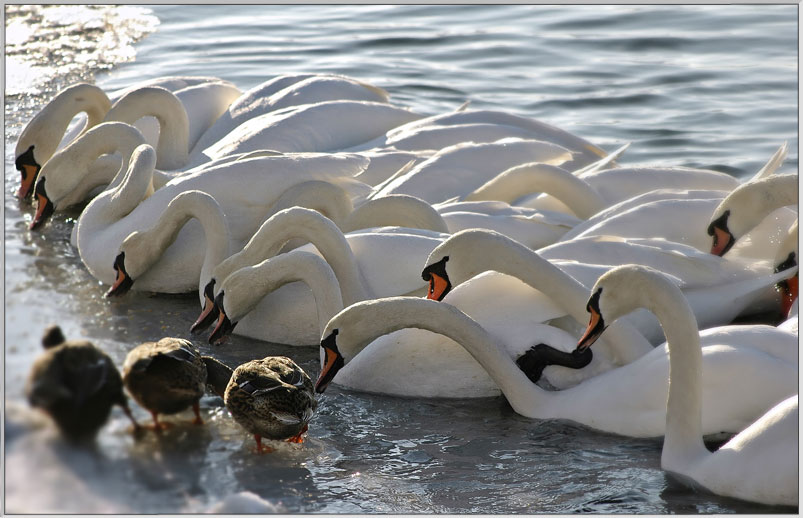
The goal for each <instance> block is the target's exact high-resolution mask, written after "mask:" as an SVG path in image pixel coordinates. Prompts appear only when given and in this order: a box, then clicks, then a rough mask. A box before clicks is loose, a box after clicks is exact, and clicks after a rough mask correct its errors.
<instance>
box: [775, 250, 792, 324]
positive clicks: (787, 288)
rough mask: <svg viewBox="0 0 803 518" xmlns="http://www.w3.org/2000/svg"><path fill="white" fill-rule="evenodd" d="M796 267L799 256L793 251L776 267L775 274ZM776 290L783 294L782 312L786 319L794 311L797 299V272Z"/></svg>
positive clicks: (777, 286) (782, 282)
mask: <svg viewBox="0 0 803 518" xmlns="http://www.w3.org/2000/svg"><path fill="white" fill-rule="evenodd" d="M796 266H797V254H796V253H795V252H794V251H791V252H789V255H787V257H786V259H785V260H784V261H783V262H781V263H780V264H778V265H777V266H776V267H775V272H776V273H778V272H782V271H784V270H789V269H791V268H794V267H796ZM776 288H777V289H778V291H779V292H780V294H781V312H782V314H783V316H784V318H786V316H787V315H788V314H789V311H790V310H791V309H792V304H794V302H795V300H796V299H797V271H795V274H794V275H793V276H791V277H790V278H788V279H785V280H783V281H781V282H779V283H778V284H776Z"/></svg>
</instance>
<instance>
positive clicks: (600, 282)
mask: <svg viewBox="0 0 803 518" xmlns="http://www.w3.org/2000/svg"><path fill="white" fill-rule="evenodd" d="M681 282H682V281H681V280H680V279H678V278H677V277H674V276H671V275H667V274H665V273H662V272H659V271H658V270H655V269H654V268H650V267H649V266H643V265H636V264H625V265H622V266H617V267H616V268H612V269H611V270H609V271H608V272H606V273H604V274H603V275H601V276H600V278H599V279H597V282H596V284H594V287H593V288H592V289H591V296H590V297H589V299H588V303H587V304H586V311H588V312H589V313H590V315H591V316H590V318H589V322H588V327H586V331H585V333H583V336H582V337H581V338H580V340H579V341H578V342H577V349H576V350H577V351H583V350H585V349H588V348H589V347H591V345H592V344H594V342H595V341H596V340H597V338H599V337H600V335H601V334H602V333H603V331H605V329H606V328H607V327H608V325H610V324H612V323H613V322H615V321H616V319H618V318H619V317H622V316H624V315H627V314H628V313H631V312H632V311H635V310H636V309H639V308H646V309H648V310H650V311H652V312H653V313H655V312H656V310H657V309H658V308H659V306H660V304H661V302H660V301H658V300H657V299H659V298H660V299H663V298H664V297H663V296H664V295H665V294H666V295H671V296H674V297H677V298H679V299H681V300H685V298H684V297H683V294H682V293H681V291H680V288H679V287H678V286H679V285H680V284H681Z"/></svg>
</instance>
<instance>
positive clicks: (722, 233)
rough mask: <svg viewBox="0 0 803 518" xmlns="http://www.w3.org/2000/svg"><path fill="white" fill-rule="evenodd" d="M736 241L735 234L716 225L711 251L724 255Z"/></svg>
mask: <svg viewBox="0 0 803 518" xmlns="http://www.w3.org/2000/svg"><path fill="white" fill-rule="evenodd" d="M735 242H736V240H735V239H734V238H733V234H731V233H730V232H728V231H727V230H725V229H722V228H719V227H714V243H713V244H712V245H711V253H712V254H714V255H718V256H720V257H722V256H723V255H725V254H726V253H727V252H728V250H730V249H731V247H732V246H733V244H734V243H735Z"/></svg>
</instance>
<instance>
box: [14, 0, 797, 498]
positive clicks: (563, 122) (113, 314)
mask: <svg viewBox="0 0 803 518" xmlns="http://www.w3.org/2000/svg"><path fill="white" fill-rule="evenodd" d="M797 38H798V6H796V5H786V6H780V5H760V6H734V5H731V6H678V5H666V6H565V7H557V6H325V5H319V6H288V5H282V6H270V5H263V6H254V5H250V6H248V5H241V6H225V7H224V6H214V5H206V6H186V5H182V6H144V7H133V8H132V7H106V6H72V7H43V6H29V7H17V6H6V75H5V78H6V84H5V115H6V119H5V120H6V123H5V170H6V175H5V184H4V187H5V196H4V210H5V220H4V225H5V226H4V228H5V240H4V243H5V253H4V259H5V263H4V264H5V268H4V279H5V328H4V333H5V362H4V365H5V372H4V381H5V454H6V462H5V465H4V469H5V475H6V478H5V480H6V488H5V489H6V493H5V505H6V507H5V510H6V511H7V512H59V511H65V512H73V513H77V512H122V513H143V512H145V513H178V512H188V511H191V512H198V511H203V510H206V509H209V508H210V506H213V505H214V504H215V503H217V502H219V501H220V500H221V499H223V498H225V497H226V496H227V495H230V494H233V493H237V492H240V491H250V492H253V493H255V494H257V495H259V496H260V497H261V498H262V499H263V500H264V501H265V504H266V505H270V506H274V507H268V508H267V509H273V510H279V511H283V512H290V513H296V512H305V513H310V512H330V513H334V512H349V513H356V512H374V513H422V512H435V513H574V512H594V513H628V514H643V513H650V514H653V513H731V512H738V513H764V512H774V511H778V509H773V508H766V507H761V506H756V505H752V504H746V503H742V502H737V501H734V500H730V499H725V498H720V497H716V496H711V495H707V494H700V493H695V492H693V491H691V490H690V489H688V488H686V487H683V486H680V485H678V484H677V483H675V482H674V481H673V480H672V479H671V478H669V477H667V476H666V475H665V474H664V473H663V471H661V469H660V448H661V440H659V439H654V440H635V439H628V438H623V437H618V436H613V435H606V434H601V433H596V432H592V431H589V430H587V429H585V428H583V427H581V426H576V425H573V424H570V423H561V422H553V421H533V420H529V419H525V418H522V417H520V416H518V415H516V414H515V413H514V412H513V411H512V410H511V409H510V408H509V406H508V405H507V404H506V402H505V401H504V399H502V398H494V399H482V400H468V401H445V400H411V399H401V398H388V397H382V396H375V395H366V394H360V393H353V392H348V391H345V390H342V389H339V388H338V387H336V386H333V387H331V388H330V390H329V391H327V393H326V395H325V396H324V397H323V398H322V399H321V405H320V410H319V413H318V414H317V416H316V417H315V419H314V421H313V424H312V426H311V427H310V433H309V438H308V440H307V442H306V443H305V444H304V445H303V446H301V447H297V446H290V445H287V447H286V448H281V449H280V450H279V451H278V452H276V453H274V454H272V455H263V456H257V455H254V454H253V453H252V448H253V442H252V439H251V438H250V437H248V436H247V435H246V434H245V432H243V431H242V429H240V428H239V427H238V426H237V425H235V424H233V423H232V422H231V420H230V419H229V418H228V416H227V415H226V413H225V411H224V409H223V408H221V402H220V400H219V399H218V398H214V397H207V398H204V399H203V400H202V410H203V412H204V416H205V418H206V421H207V426H205V427H203V428H196V427H191V426H189V425H184V424H183V423H179V424H178V425H177V426H176V427H175V428H173V429H172V430H170V431H169V432H168V433H166V434H164V436H163V437H161V438H157V437H155V436H149V437H146V438H145V439H142V440H134V438H133V437H132V436H131V434H130V433H129V432H128V430H127V426H128V422H127V420H126V419H125V417H124V416H123V415H122V414H121V413H119V412H117V411H115V413H113V416H112V420H111V422H110V423H109V424H108V425H107V427H106V428H105V429H104V433H103V435H102V436H101V437H100V438H99V440H98V444H97V446H96V447H95V448H94V449H75V448H72V447H69V446H67V445H66V444H64V443H63V442H61V441H60V440H59V439H58V438H57V437H55V436H54V434H53V430H52V428H51V427H49V426H48V425H47V423H43V422H42V420H41V419H40V418H39V416H38V415H37V414H36V413H33V412H31V411H30V410H28V409H27V406H26V404H25V402H24V399H23V396H22V394H23V384H24V379H25V376H26V375H27V372H28V369H29V368H30V365H31V362H32V361H33V358H34V357H35V356H36V355H37V354H38V353H39V343H38V342H39V337H40V334H41V331H42V330H43V329H44V327H45V326H46V325H47V324H49V323H52V322H58V323H60V324H61V325H62V327H63V329H64V330H65V333H66V334H67V336H68V337H87V338H89V339H91V340H93V341H94V342H95V343H96V344H97V345H99V346H101V347H103V348H104V349H105V350H106V351H108V352H109V354H111V355H112V357H113V358H114V359H115V361H117V362H118V364H122V361H123V359H124V358H125V354H126V352H127V351H128V350H129V349H130V348H131V346H133V345H135V344H137V343H140V342H142V341H146V340H152V339H157V338H159V337H161V336H181V337H186V338H190V336H189V333H188V331H187V330H188V328H189V326H190V324H191V323H192V321H193V319H194V318H195V316H196V313H197V310H198V309H197V298H196V295H195V294H192V295H189V296H173V297H166V296H151V295H149V294H144V293H134V294H131V295H129V296H127V297H126V298H124V299H123V300H119V301H109V300H106V299H104V298H103V296H102V295H103V293H104V291H105V287H104V286H101V285H100V284H98V283H97V281H95V280H94V279H93V278H92V277H91V276H90V275H89V274H88V273H87V272H86V270H85V269H84V267H83V265H82V263H81V261H80V258H79V257H78V254H77V251H76V250H73V249H72V248H71V246H70V244H69V231H70V228H71V225H72V219H71V218H74V217H76V216H77V215H78V212H75V213H72V214H66V215H64V214H62V215H59V216H57V217H55V218H54V221H53V222H52V223H51V224H50V225H49V226H48V227H47V228H45V229H44V230H43V231H42V232H35V233H32V232H29V231H28V230H27V221H29V220H30V217H31V213H32V210H31V207H30V206H28V205H26V204H21V203H19V202H17V201H16V199H15V198H14V197H13V193H14V190H15V189H16V186H17V182H18V177H17V173H16V171H15V170H14V168H13V149H14V144H15V142H16V138H17V136H18V135H19V132H20V131H21V128H22V126H23V125H24V124H25V122H27V120H29V118H30V117H31V116H32V115H33V114H34V113H36V111H38V109H40V108H41V106H42V105H43V104H44V103H46V102H47V100H48V99H49V98H50V97H51V96H52V95H53V94H54V93H55V92H56V91H58V90H59V89H61V88H62V87H64V86H67V85H69V84H71V83H73V82H75V81H78V80H88V81H93V82H96V83H97V84H99V85H100V86H101V87H103V88H105V89H108V90H113V89H117V88H121V87H124V86H127V85H129V84H131V83H132V82H135V81H139V80H143V79H148V78H153V77H158V76H162V75H181V74H186V75H215V76H219V77H222V78H224V79H228V80H230V81H233V82H234V83H235V84H237V85H238V86H239V87H240V88H241V89H242V90H246V89H248V88H250V87H252V86H255V85H257V84H259V83H260V82H262V81H264V80H266V79H268V78H270V77H273V76H275V75H278V74H282V73H289V72H333V73H339V74H345V75H350V76H353V77H356V78H359V79H361V80H365V81H368V82H371V83H373V84H375V85H377V86H381V87H383V88H385V89H386V90H388V92H389V93H390V94H391V98H392V100H393V101H395V102H396V103H398V104H402V105H405V106H409V107H411V108H413V109H415V110H417V111H420V112H423V113H428V114H436V113H441V112H444V111H448V110H452V109H454V108H455V107H457V106H459V105H460V104H462V103H463V102H464V101H466V100H470V101H471V103H472V107H474V108H491V109H501V110H507V111H510V112H513V113H517V114H520V115H525V116H531V117H537V118H540V119H543V120H545V121H547V122H549V123H552V124H555V125H557V126H560V127H563V128H564V129H566V130H568V131H571V132H573V133H576V134H578V135H581V136H583V137H585V138H587V139H589V140H591V141H593V142H595V143H596V144H598V145H600V146H602V147H603V148H605V149H608V150H612V149H614V148H616V147H618V146H619V145H621V144H623V143H625V142H632V145H631V147H630V149H629V150H628V152H627V155H626V156H625V159H624V160H623V161H622V162H623V163H625V164H636V163H659V164H665V165H686V166H699V167H709V168H715V169H719V170H722V171H726V172H729V173H731V174H733V175H735V176H737V177H739V178H743V177H746V176H748V175H751V174H753V173H754V172H755V171H756V170H758V168H760V167H761V165H762V164H763V163H764V162H765V161H766V160H767V158H769V156H770V155H772V153H773V152H774V151H775V149H777V147H778V146H779V145H780V144H781V143H782V142H784V141H788V142H789V145H790V154H789V158H788V159H787V162H786V165H785V166H784V168H783V169H782V171H785V172H790V171H795V170H796V169H797V166H798V111H799V110H798V105H797V101H798V91H797V88H798V40H797ZM194 342H195V343H196V345H197V346H198V347H199V348H200V349H201V350H202V351H203V352H207V353H208V352H214V353H215V354H216V355H218V356H219V357H221V359H223V360H224V361H228V362H229V363H231V364H236V363H237V362H238V361H242V360H244V359H247V358H251V357H259V356H264V355H267V354H289V355H292V356H293V357H295V358H296V359H297V360H298V361H300V363H302V364H303V366H304V367H305V369H307V371H308V372H310V373H312V374H313V375H314V374H315V373H317V371H318V366H317V361H318V359H317V358H318V353H317V349H316V348H313V347H310V348H291V347H283V346H278V345H273V344H268V343H264V342H256V341H253V340H248V339H243V338H240V337H236V336H235V337H233V339H232V340H230V341H229V342H228V344H227V346H226V347H225V348H215V349H214V351H213V350H212V349H211V348H210V347H209V346H208V345H206V344H205V343H204V342H203V341H201V340H194ZM634 390H637V387H634ZM136 413H137V416H138V418H140V419H143V420H144V419H147V415H146V413H145V412H144V410H141V409H136ZM182 417H183V416H182ZM186 418H187V420H189V418H190V416H189V415H187V416H186ZM174 420H177V421H181V419H180V418H176V419H174Z"/></svg>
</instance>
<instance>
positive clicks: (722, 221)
mask: <svg viewBox="0 0 803 518" xmlns="http://www.w3.org/2000/svg"><path fill="white" fill-rule="evenodd" d="M797 190H798V177H797V175H772V176H768V177H766V178H760V179H758V180H754V181H750V182H747V183H744V184H742V185H740V186H739V187H737V188H735V189H733V190H732V191H731V192H730V194H728V196H726V197H725V199H724V200H722V201H721V203H720V204H719V205H717V207H716V208H715V209H714V211H713V212H712V213H711V215H710V217H709V218H708V221H709V223H708V229H707V231H708V235H709V236H711V237H712V238H713V242H712V244H711V253H712V254H716V255H725V254H726V253H727V252H728V251H729V250H730V249H731V247H733V245H734V244H735V243H736V241H737V240H739V239H741V238H742V237H743V236H744V235H745V234H746V233H747V232H748V231H750V229H752V228H754V227H755V226H756V225H757V224H759V223H760V222H761V221H762V220H764V219H766V217H767V216H769V215H770V214H771V213H773V212H774V211H776V209H779V208H781V207H785V206H787V205H795V208H797ZM774 215H777V213H776V214H774ZM789 226H790V225H787V226H786V227H785V228H789Z"/></svg>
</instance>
